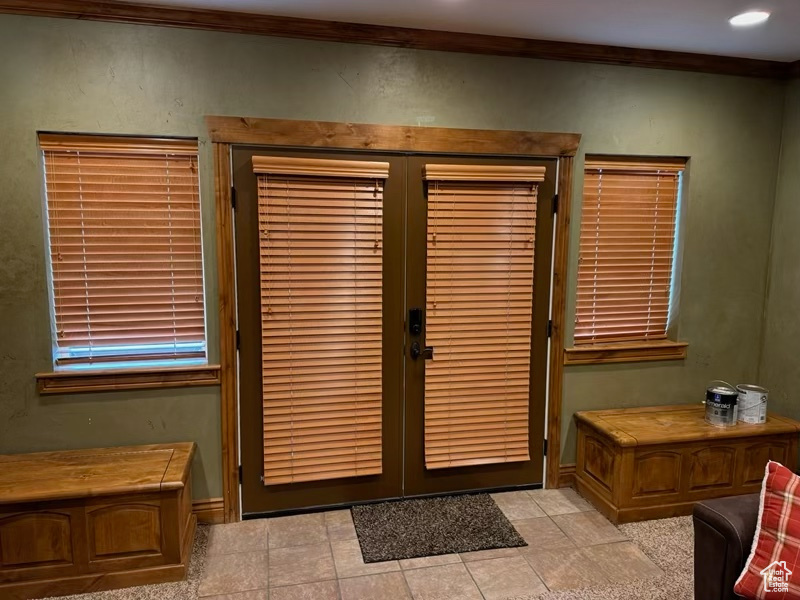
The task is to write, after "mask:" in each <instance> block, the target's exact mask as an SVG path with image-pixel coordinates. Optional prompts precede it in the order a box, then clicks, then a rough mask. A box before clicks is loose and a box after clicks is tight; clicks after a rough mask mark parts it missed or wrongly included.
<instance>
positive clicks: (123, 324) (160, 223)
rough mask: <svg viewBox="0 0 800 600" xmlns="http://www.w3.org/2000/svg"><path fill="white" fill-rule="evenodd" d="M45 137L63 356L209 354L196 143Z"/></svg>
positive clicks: (148, 359) (148, 358)
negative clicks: (204, 299) (206, 336)
mask: <svg viewBox="0 0 800 600" xmlns="http://www.w3.org/2000/svg"><path fill="white" fill-rule="evenodd" d="M39 142H40V146H41V149H42V151H43V154H44V171H45V189H46V196H47V221H48V231H49V242H50V259H51V274H52V290H53V304H54V313H55V362H56V364H57V365H67V366H68V365H73V366H82V365H89V364H94V363H98V364H100V365H109V364H111V363H115V362H116V363H122V364H124V365H126V366H127V365H132V364H134V363H136V364H138V363H142V362H144V363H146V364H153V363H154V362H155V361H157V362H159V363H162V362H163V361H178V360H182V361H189V362H203V361H205V356H206V342H205V315H204V308H203V264H202V249H201V236H200V192H199V187H198V173H197V141H196V140H167V139H151V138H125V137H105V136H102V137H101V136H79V135H53V134H41V135H40V136H39Z"/></svg>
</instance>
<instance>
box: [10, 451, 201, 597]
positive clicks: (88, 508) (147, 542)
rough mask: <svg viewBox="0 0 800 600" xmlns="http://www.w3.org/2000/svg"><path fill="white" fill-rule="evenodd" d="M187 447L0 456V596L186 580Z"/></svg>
mask: <svg viewBox="0 0 800 600" xmlns="http://www.w3.org/2000/svg"><path fill="white" fill-rule="evenodd" d="M194 452H195V445H194V442H187V443H179V444H162V445H150V446H130V447H125V448H103V449H93V450H73V451H65V452H41V453H36V454H16V455H7V456H0V598H3V599H4V600H5V599H27V598H41V597H45V596H61V595H65V594H77V593H83V592H91V591H97V590H108V589H114V588H120V587H128V586H134V585H145V584H150V583H161V582H165V581H178V580H180V579H183V578H185V576H186V569H187V566H188V562H189V556H190V553H191V548H192V541H193V539H194V529H195V523H196V519H195V517H194V515H193V514H192V488H191V480H190V476H189V471H190V466H191V462H192V457H193V456H194Z"/></svg>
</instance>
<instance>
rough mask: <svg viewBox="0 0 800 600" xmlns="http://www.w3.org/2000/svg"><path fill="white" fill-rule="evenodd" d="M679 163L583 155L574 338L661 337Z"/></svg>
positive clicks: (595, 340)
mask: <svg viewBox="0 0 800 600" xmlns="http://www.w3.org/2000/svg"><path fill="white" fill-rule="evenodd" d="M683 167H684V162H683V161H681V162H679V163H678V162H672V161H665V162H650V161H646V162H645V161H643V162H632V161H626V162H620V161H607V160H603V161H599V160H597V161H595V160H587V161H586V167H585V174H584V186H583V211H582V217H581V234H580V257H579V266H578V291H577V306H576V315H575V343H576V344H588V343H598V342H615V341H644V340H658V339H665V338H666V336H667V319H668V316H669V303H670V289H671V286H672V260H673V252H674V247H675V219H676V213H677V207H678V193H679V187H680V175H681V172H682V169H683Z"/></svg>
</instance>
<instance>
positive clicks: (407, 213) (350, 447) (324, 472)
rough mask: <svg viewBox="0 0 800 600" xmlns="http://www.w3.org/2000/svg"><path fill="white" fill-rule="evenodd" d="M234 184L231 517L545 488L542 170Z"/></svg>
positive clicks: (342, 168)
mask: <svg viewBox="0 0 800 600" xmlns="http://www.w3.org/2000/svg"><path fill="white" fill-rule="evenodd" d="M232 166H233V181H234V188H235V198H236V212H235V214H236V263H237V310H238V319H239V324H238V328H239V382H240V390H239V403H240V415H241V424H240V431H241V465H242V494H241V497H242V509H243V513H244V514H245V515H247V514H259V513H267V512H271V511H281V510H292V509H302V508H307V507H314V506H325V505H335V504H348V503H355V502H364V501H370V500H377V499H383V498H398V497H403V496H415V495H423V494H431V493H448V492H459V491H468V490H476V489H485V488H498V487H511V486H519V485H530V484H537V483H541V481H542V479H543V477H542V463H543V461H542V440H543V431H544V414H545V386H546V359H547V320H548V310H549V309H548V306H549V297H550V290H549V287H550V263H551V248H552V199H553V195H554V192H555V184H554V182H555V179H556V161H555V160H510V159H505V158H504V159H499V158H485V159H476V158H464V157H454V156H422V155H413V156H412V155H400V154H392V153H369V154H367V153H363V154H362V153H352V152H347V153H344V152H342V153H335V152H324V153H321V152H314V151H304V150H280V151H279V150H275V149H271V148H270V149H265V148H248V147H235V148H234V151H233V161H232Z"/></svg>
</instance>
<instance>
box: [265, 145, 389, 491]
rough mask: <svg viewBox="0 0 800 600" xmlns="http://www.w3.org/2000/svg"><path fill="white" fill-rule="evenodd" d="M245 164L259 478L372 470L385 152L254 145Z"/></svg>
mask: <svg viewBox="0 0 800 600" xmlns="http://www.w3.org/2000/svg"><path fill="white" fill-rule="evenodd" d="M253 169H254V171H255V172H256V173H257V178H258V215H259V217H258V218H259V245H260V265H261V284H260V287H261V336H262V337H261V347H262V384H263V407H264V483H265V485H276V484H285V483H295V482H302V481H314V480H325V479H336V478H340V477H355V476H363V475H376V474H380V473H381V470H382V433H381V428H382V339H381V337H382V277H383V243H382V242H383V206H382V204H383V189H384V183H385V179H386V178H387V177H388V174H389V164H388V163H384V162H365V161H348V160H327V159H322V160H317V159H298V158H279V157H263V156H256V157H253Z"/></svg>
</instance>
